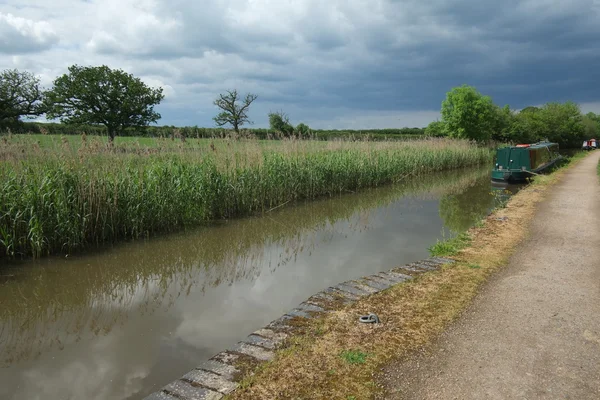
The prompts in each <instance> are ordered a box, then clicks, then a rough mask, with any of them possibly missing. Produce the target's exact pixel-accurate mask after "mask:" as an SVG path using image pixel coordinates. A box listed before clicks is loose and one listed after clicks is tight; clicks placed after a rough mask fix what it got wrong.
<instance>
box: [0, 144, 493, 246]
mask: <svg viewBox="0 0 600 400" xmlns="http://www.w3.org/2000/svg"><path fill="white" fill-rule="evenodd" d="M0 146H2V147H0V155H2V158H1V159H0V257H1V256H8V257H15V256H30V255H32V256H34V257H39V256H42V255H47V254H63V253H68V252H72V251H74V250H77V249H82V248H85V247H87V246H91V245H97V244H103V243H111V242H115V241H117V240H122V239H129V238H138V237H141V236H145V235H151V234H153V233H156V232H164V231H171V230H175V229H179V228H181V227H183V226H186V225H196V224H200V223H202V222H203V221H208V220H213V219H221V218H232V217H237V216H243V215H248V214H252V213H256V212H261V211H266V210H270V209H272V208H274V207H278V206H281V205H283V204H287V203H288V202H291V201H295V200H305V199H308V200H310V199H315V198H317V197H320V196H333V195H337V194H340V193H344V192H347V191H355V190H358V189H361V188H365V187H372V186H378V185H383V184H388V183H392V182H398V181H401V180H402V179H404V178H406V177H409V176H413V175H422V174H427V173H431V172H435V171H442V170H448V169H454V168H459V167H465V166H469V165H476V164H481V163H484V162H489V160H490V159H491V153H490V151H489V150H488V149H484V148H478V147H476V146H473V145H470V144H468V143H465V142H459V141H450V140H427V141H418V142H417V141H415V142H405V143H398V142H377V143H374V142H358V143H356V142H354V143H348V142H326V143H324V142H310V141H284V142H277V143H276V144H270V143H264V142H260V141H256V140H248V141H244V140H242V141H227V140H219V141H205V142H202V143H199V144H198V143H196V144H191V145H189V146H188V145H183V144H182V145H181V146H179V147H175V146H171V147H168V146H166V147H165V148H162V150H161V146H158V150H157V149H156V147H154V150H152V149H149V148H143V147H141V146H137V147H136V146H129V147H127V148H113V149H106V147H105V146H103V145H100V144H98V143H95V142H91V141H90V140H83V141H82V142H81V144H80V147H79V148H75V147H73V146H72V143H70V142H66V141H65V142H64V143H59V144H58V145H57V146H56V147H54V148H51V149H41V148H40V147H35V146H29V147H23V146H24V143H23V141H19V142H17V143H12V142H11V141H10V140H4V141H3V142H0ZM194 146H195V147H194ZM2 160H4V161H2Z"/></svg>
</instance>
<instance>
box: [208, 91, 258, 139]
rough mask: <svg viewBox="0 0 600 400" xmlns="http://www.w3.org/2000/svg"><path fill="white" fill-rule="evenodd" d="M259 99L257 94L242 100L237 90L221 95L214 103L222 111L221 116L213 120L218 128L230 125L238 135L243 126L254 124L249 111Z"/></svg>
mask: <svg viewBox="0 0 600 400" xmlns="http://www.w3.org/2000/svg"><path fill="white" fill-rule="evenodd" d="M257 97H258V96H256V95H255V94H250V93H248V94H247V95H246V97H245V98H244V99H242V98H240V96H239V95H238V92H237V90H228V91H227V93H226V94H220V95H219V98H218V99H216V100H215V101H214V105H216V106H217V107H218V108H219V109H220V110H221V112H220V113H219V115H217V116H216V117H214V118H213V119H214V121H215V123H216V124H217V126H224V125H227V124H230V125H231V126H232V127H233V130H234V131H235V132H236V133H238V132H239V130H240V126H242V125H243V124H246V123H249V124H252V121H250V120H249V119H248V109H249V108H250V104H252V102H253V101H254V100H256V98H257Z"/></svg>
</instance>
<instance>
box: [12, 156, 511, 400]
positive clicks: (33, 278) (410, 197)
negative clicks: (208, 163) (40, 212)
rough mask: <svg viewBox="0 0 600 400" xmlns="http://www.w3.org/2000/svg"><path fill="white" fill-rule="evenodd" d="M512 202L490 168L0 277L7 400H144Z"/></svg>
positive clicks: (52, 261) (28, 265)
mask: <svg viewBox="0 0 600 400" xmlns="http://www.w3.org/2000/svg"><path fill="white" fill-rule="evenodd" d="M508 195H509V193H508V192H505V191H503V190H501V189H498V188H495V187H493V186H492V185H491V183H490V176H489V168H487V167H485V168H483V169H479V170H477V169H475V170H464V171H453V172H449V173H442V174H435V175H431V176H428V177H422V178H418V179H413V180H410V181H407V182H404V183H401V184H396V185H392V186H386V187H382V188H376V189H371V190H366V191H362V192H360V193H348V194H346V195H343V196H340V197H336V198H333V199H324V200H319V201H314V202H309V203H303V204H297V205H295V206H292V207H286V208H282V209H278V210H274V211H272V212H270V213H267V214H264V215H262V216H256V217H252V218H245V219H237V220H231V221H224V222H220V223H216V224H214V225H212V226H209V227H203V228H200V229H195V230H192V231H187V232H183V233H180V234H175V235H168V236H165V237H160V238H155V239H150V240H142V241H135V242H130V243H125V244H121V245H118V246H114V247H111V248H107V249H102V250H98V251H95V252H91V253H86V254H83V255H71V256H69V257H60V258H56V257H55V258H47V259H43V260H40V261H35V262H32V261H29V262H21V263H17V264H11V265H9V266H8V267H6V266H3V268H0V275H1V277H0V398H1V399H14V400H17V399H18V400H22V399H27V400H35V399H40V400H41V399H44V400H58V399H60V400H66V399H89V400H107V399H118V400H121V399H141V398H143V397H144V396H146V395H148V394H149V393H151V392H153V391H156V390H158V389H159V388H160V387H162V386H163V385H165V384H166V383H168V382H170V381H172V380H174V379H176V378H178V377H180V376H181V375H183V374H185V373H186V372H188V371H189V370H190V369H192V368H193V367H194V366H195V365H197V364H198V363H199V361H202V360H205V359H207V358H210V357H211V356H213V355H214V354H216V353H218V352H219V351H221V350H224V349H225V348H227V347H229V346H231V345H233V344H235V343H236V342H237V341H239V340H241V339H243V338H244V337H245V336H247V335H248V334H249V333H251V332H252V331H254V330H256V329H258V328H260V327H262V326H264V325H266V324H268V323H269V322H270V321H272V320H274V319H276V318H278V317H279V316H281V315H282V314H283V313H285V312H287V311H289V310H290V309H291V308H293V307H295V306H296V305H297V304H298V303H300V302H302V301H303V300H305V299H306V298H307V297H309V296H311V295H312V294H314V293H316V292H318V291H320V290H322V289H325V288H327V287H328V286H331V285H334V284H337V283H339V282H343V281H346V280H349V279H353V278H359V277H361V276H364V275H368V274H373V273H376V272H379V271H385V270H389V269H390V268H393V267H394V266H397V265H401V264H404V263H409V262H412V261H417V260H420V259H423V258H426V257H428V251H427V247H428V246H431V245H432V244H434V243H435V242H436V240H438V239H443V238H444V237H446V238H447V237H449V236H452V235H454V234H456V233H457V232H460V231H464V230H465V229H467V228H468V227H470V226H471V225H472V224H473V223H475V222H476V221H477V220H478V219H479V218H481V217H482V216H484V215H485V214H486V213H487V212H488V211H489V210H490V209H491V208H493V207H495V206H496V205H498V204H499V202H501V201H503V200H505V199H506V198H507V196H508Z"/></svg>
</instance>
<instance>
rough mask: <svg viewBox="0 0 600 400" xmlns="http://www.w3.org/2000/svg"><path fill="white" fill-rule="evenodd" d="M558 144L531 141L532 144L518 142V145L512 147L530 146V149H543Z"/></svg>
mask: <svg viewBox="0 0 600 400" xmlns="http://www.w3.org/2000/svg"><path fill="white" fill-rule="evenodd" d="M555 146H558V143H552V142H538V143H531V144H526V143H523V144H518V145H516V146H512V148H529V149H541V148H543V147H555Z"/></svg>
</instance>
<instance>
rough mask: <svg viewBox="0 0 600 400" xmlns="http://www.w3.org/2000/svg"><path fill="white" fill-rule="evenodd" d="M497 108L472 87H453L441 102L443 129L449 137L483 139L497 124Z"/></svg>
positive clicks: (486, 138) (490, 134) (487, 136)
mask: <svg viewBox="0 0 600 400" xmlns="http://www.w3.org/2000/svg"><path fill="white" fill-rule="evenodd" d="M498 113H499V109H498V106H496V105H495V104H494V103H493V102H492V99H491V98H490V97H489V96H483V95H482V94H481V93H479V92H478V91H477V90H476V89H475V88H474V87H472V86H468V85H462V86H459V87H455V88H453V89H452V90H451V91H449V92H448V93H447V94H446V99H445V100H444V101H443V102H442V122H443V123H444V131H445V132H446V133H447V134H448V135H449V136H451V137H456V138H461V139H473V140H477V141H485V140H488V139H490V138H491V137H492V134H493V133H494V129H495V128H496V127H497V125H498Z"/></svg>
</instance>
